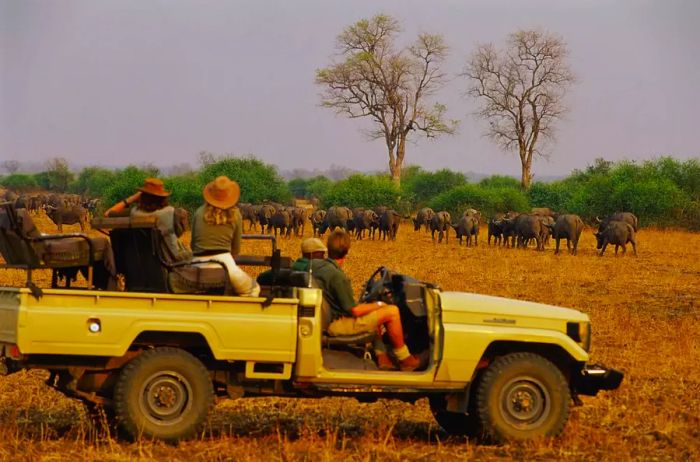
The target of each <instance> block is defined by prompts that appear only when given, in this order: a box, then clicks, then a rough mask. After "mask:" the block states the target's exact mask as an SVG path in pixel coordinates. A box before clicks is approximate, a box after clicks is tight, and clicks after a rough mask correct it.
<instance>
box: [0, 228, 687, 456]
mask: <svg viewBox="0 0 700 462" xmlns="http://www.w3.org/2000/svg"><path fill="white" fill-rule="evenodd" d="M36 220H37V221H38V223H39V226H40V228H41V229H43V230H44V231H46V232H55V227H53V225H52V224H50V223H49V222H48V220H47V219H46V218H45V217H43V216H41V217H37V219H36ZM77 230H78V228H77V226H74V227H67V228H66V229H65V231H77ZM309 233H310V229H309V227H307V230H306V234H307V235H308V234H309ZM485 235H486V233H485V230H484V232H483V233H482V236H481V237H482V238H481V240H480V245H479V246H478V247H476V248H475V247H471V248H466V247H459V246H458V245H457V242H456V240H454V239H450V241H449V244H447V245H446V244H444V243H443V244H435V243H433V242H432V241H431V239H430V236H429V235H428V234H425V233H423V232H420V233H415V232H414V231H413V230H412V227H409V225H406V224H404V225H402V226H401V230H400V232H399V235H398V239H397V240H396V241H395V242H379V241H370V240H364V241H359V242H353V247H352V249H351V252H350V257H349V258H348V260H347V262H346V267H345V269H346V271H347V273H348V274H349V275H350V277H351V279H352V282H353V285H354V288H355V290H356V291H357V292H359V290H360V287H361V285H362V283H363V282H364V281H365V279H366V278H367V277H368V276H369V275H370V274H371V272H372V271H373V270H374V269H375V268H377V267H378V266H380V265H385V266H388V267H390V268H392V269H394V270H396V271H399V272H402V273H406V274H410V275H413V276H415V277H416V278H418V279H422V280H426V281H432V282H434V283H437V284H439V285H440V286H442V288H444V289H446V290H460V291H472V292H478V293H484V294H490V295H497V296H503V297H510V298H517V299H523V300H532V301H537V302H544V303H549V304H553V305H562V306H567V307H572V308H576V309H579V310H581V311H584V312H586V313H588V314H589V315H590V317H591V319H592V322H593V347H592V361H593V362H601V363H603V364H606V365H609V366H612V367H616V368H619V369H622V370H623V371H624V372H625V380H624V382H623V384H622V386H621V388H620V389H619V390H617V391H614V392H601V393H600V394H599V396H597V397H583V401H584V406H582V407H573V408H572V412H571V416H570V418H569V422H568V424H567V426H566V428H565V431H564V433H563V435H562V436H561V437H558V438H555V439H549V440H541V441H535V442H530V443H525V444H510V445H504V446H487V445H480V444H477V443H474V442H472V441H467V440H465V439H463V438H450V437H448V436H447V435H446V434H445V433H444V432H442V431H441V430H440V428H439V427H438V426H437V424H436V423H435V422H434V420H433V418H432V416H431V414H430V410H429V408H428V405H427V402H426V400H424V399H423V400H420V401H418V402H417V403H416V405H411V404H406V403H402V402H398V401H388V400H380V401H379V402H377V403H373V404H361V403H358V402H356V401H355V400H353V399H344V398H327V399H321V400H311V399H308V400H303V399H279V398H250V399H239V400H235V401H230V400H229V401H223V402H221V403H220V404H218V406H217V407H216V409H215V411H214V413H213V416H212V419H211V423H210V425H209V427H208V429H207V432H206V434H204V435H202V437H201V438H199V439H197V440H195V441H189V442H184V443H181V444H179V445H177V446H169V445H165V444H161V443H157V442H151V441H139V442H136V443H127V442H122V441H118V440H115V439H113V438H111V437H109V436H108V435H107V434H106V433H105V431H104V429H103V428H101V426H99V425H98V426H94V425H92V424H91V423H90V422H89V421H88V419H87V418H86V416H85V413H84V411H83V409H82V406H81V405H80V404H79V403H77V402H76V401H73V400H69V399H67V398H65V397H63V396H62V395H61V394H59V393H57V392H55V391H53V390H52V389H50V388H48V387H47V386H46V385H44V383H43V380H44V379H45V378H46V375H45V374H44V373H42V372H39V371H32V372H21V373H17V374H14V375H11V376H9V377H2V378H0V458H2V459H3V460H32V461H34V460H131V459H133V460H137V459H140V460H236V461H249V460H250V461H263V460H264V461H268V460H281V461H285V462H286V461H293V460H357V461H365V460H391V461H394V460H396V461H398V460H430V461H441V460H445V461H447V460H510V459H517V460H523V459H525V460H596V461H597V460H671V461H679V460H700V340H698V339H699V338H700V306H698V305H699V300H700V234H691V233H687V232H683V231H671V230H650V229H644V230H642V231H641V232H639V234H638V241H639V246H638V250H639V256H638V257H637V258H634V257H632V256H631V255H630V254H631V252H630V253H628V255H627V256H625V257H617V258H616V257H615V256H614V252H613V251H611V250H610V249H608V252H607V253H606V255H605V256H604V257H603V258H599V257H597V256H596V254H595V250H594V247H595V240H594V237H593V236H592V234H591V232H590V230H587V231H586V232H585V233H584V235H583V237H582V240H581V242H580V246H579V255H578V256H576V257H573V256H569V255H567V254H562V255H559V256H555V255H553V251H552V244H550V248H549V249H548V250H547V251H546V252H535V251H534V250H533V249H528V250H519V249H504V248H494V247H489V246H487V245H486V243H485ZM185 238H187V236H185ZM299 243H300V240H299V239H292V240H290V241H284V240H283V241H282V242H281V247H282V249H283V253H284V254H285V255H291V256H293V257H296V256H298V253H299ZM262 245H266V244H264V243H260V242H257V243H252V242H247V243H244V249H243V250H244V253H250V252H253V251H256V250H257V252H258V253H262V252H263V249H262V248H260V246H262ZM256 247H257V249H256ZM265 251H267V249H265ZM39 277H40V278H41V279H40V282H41V284H40V285H43V286H47V285H48V282H49V276H48V274H41V275H39ZM22 281H23V275H22V274H21V273H19V272H13V271H2V272H0V284H2V285H9V284H15V285H16V284H21V283H22Z"/></svg>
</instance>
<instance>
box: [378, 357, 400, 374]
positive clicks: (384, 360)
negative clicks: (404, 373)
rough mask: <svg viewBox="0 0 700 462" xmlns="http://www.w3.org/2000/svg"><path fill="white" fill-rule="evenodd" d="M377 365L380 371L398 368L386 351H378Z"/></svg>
mask: <svg viewBox="0 0 700 462" xmlns="http://www.w3.org/2000/svg"><path fill="white" fill-rule="evenodd" d="M377 367H378V368H379V370H380V371H395V370H397V367H396V365H395V364H394V361H392V360H391V358H390V357H389V355H388V354H386V353H377Z"/></svg>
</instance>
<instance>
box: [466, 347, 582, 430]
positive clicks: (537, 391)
mask: <svg viewBox="0 0 700 462" xmlns="http://www.w3.org/2000/svg"><path fill="white" fill-rule="evenodd" d="M570 401H571V395H570V393H569V385H568V383H567V382H566V379H565V378H564V376H563V375H562V373H561V371H560V370H559V369H558V368H557V367H556V366H555V365H554V364H552V363H551V362H550V361H548V360H547V359H545V358H543V357H542V356H539V355H537V354H534V353H511V354H509V355H506V356H501V357H499V358H497V359H496V360H495V361H494V362H493V363H492V364H491V365H490V366H489V367H488V368H487V369H486V371H484V374H483V375H482V377H481V380H479V383H478V385H477V389H476V414H477V417H478V420H479V425H480V426H481V428H482V429H483V431H484V435H485V436H486V437H487V438H488V439H490V440H492V441H494V442H497V443H502V442H506V441H513V440H516V441H517V440H527V439H532V438H537V437H541V436H557V435H559V434H560V433H561V432H562V430H563V429H564V425H565V424H566V420H567V419H568V417H569V403H570Z"/></svg>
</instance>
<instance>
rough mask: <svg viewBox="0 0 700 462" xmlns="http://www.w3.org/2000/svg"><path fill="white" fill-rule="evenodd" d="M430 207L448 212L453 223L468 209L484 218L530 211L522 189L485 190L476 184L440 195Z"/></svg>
mask: <svg viewBox="0 0 700 462" xmlns="http://www.w3.org/2000/svg"><path fill="white" fill-rule="evenodd" d="M430 207H431V208H432V209H433V210H435V211H436V212H437V211H440V210H446V211H448V212H450V214H451V215H452V219H453V221H455V222H456V221H457V218H458V217H460V216H461V215H462V213H464V211H465V210H466V209H468V208H475V209H477V210H479V211H480V212H481V213H482V214H483V215H484V216H487V217H489V216H492V215H493V214H494V213H497V212H506V211H509V210H513V211H518V212H524V211H527V210H529V209H530V203H529V201H528V199H527V196H526V195H525V194H524V193H523V192H522V191H520V189H513V188H510V187H505V188H484V187H481V186H478V185H475V184H466V185H463V186H459V187H457V188H454V189H452V190H450V191H447V192H445V193H442V194H440V195H439V196H437V197H436V198H434V199H433V200H432V201H431V202H430Z"/></svg>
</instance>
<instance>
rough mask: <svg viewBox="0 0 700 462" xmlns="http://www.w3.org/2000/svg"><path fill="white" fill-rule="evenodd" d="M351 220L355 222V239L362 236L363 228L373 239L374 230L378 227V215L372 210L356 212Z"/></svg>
mask: <svg viewBox="0 0 700 462" xmlns="http://www.w3.org/2000/svg"><path fill="white" fill-rule="evenodd" d="M353 221H354V222H355V236H356V237H357V239H360V240H361V239H362V238H363V237H364V233H365V230H367V233H368V234H369V236H370V237H371V238H372V239H374V232H375V231H376V229H377V228H378V227H379V217H378V216H377V214H376V213H374V210H363V211H362V212H358V213H357V214H356V215H355V217H354V218H353ZM375 225H376V226H375Z"/></svg>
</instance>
